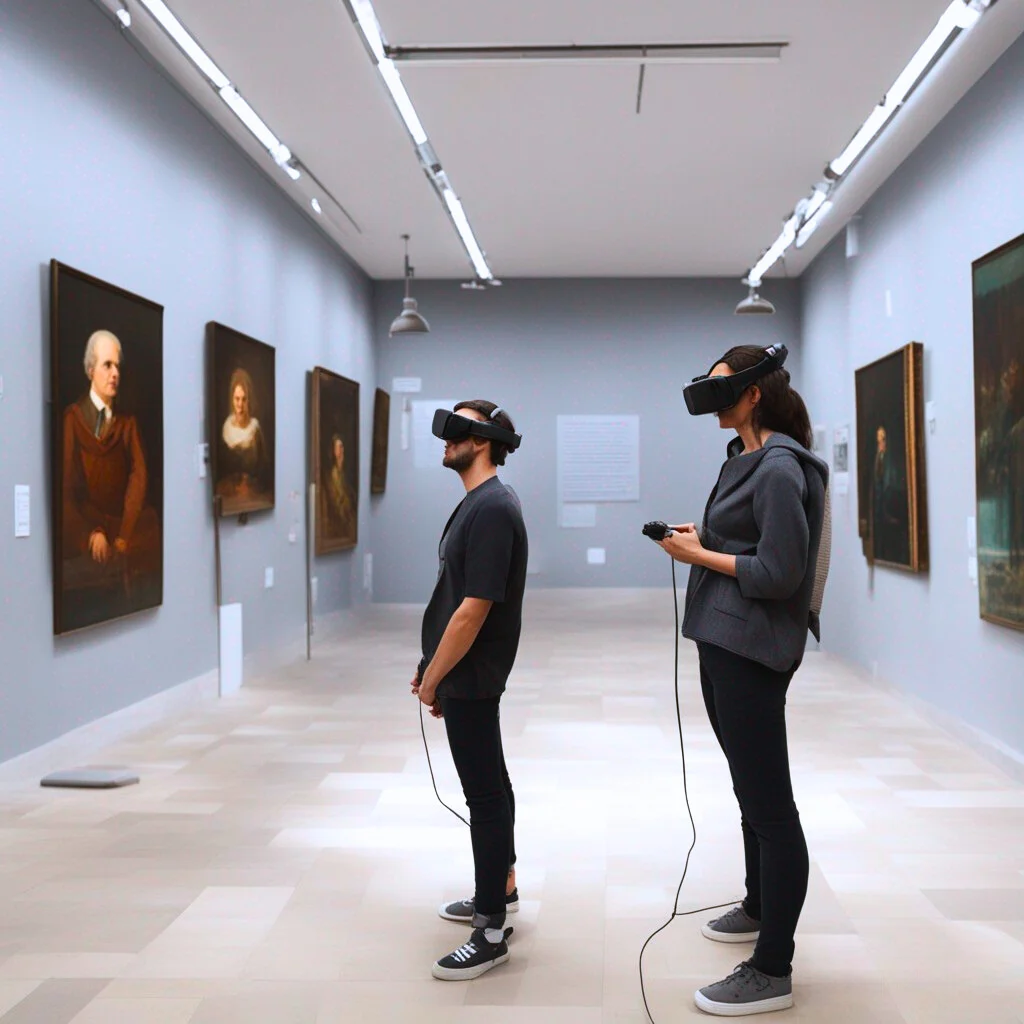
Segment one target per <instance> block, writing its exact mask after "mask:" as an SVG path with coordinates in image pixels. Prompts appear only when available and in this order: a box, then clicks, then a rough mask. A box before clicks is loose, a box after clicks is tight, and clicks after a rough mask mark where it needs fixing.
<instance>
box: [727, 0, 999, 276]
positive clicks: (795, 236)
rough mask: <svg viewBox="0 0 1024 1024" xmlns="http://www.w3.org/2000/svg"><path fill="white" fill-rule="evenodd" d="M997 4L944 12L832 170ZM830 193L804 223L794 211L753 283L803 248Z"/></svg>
mask: <svg viewBox="0 0 1024 1024" xmlns="http://www.w3.org/2000/svg"><path fill="white" fill-rule="evenodd" d="M991 4H992V0H953V2H952V3H951V4H950V5H949V6H948V7H947V8H946V10H945V11H944V12H943V14H942V16H941V17H940V18H939V21H938V23H937V24H936V26H935V28H934V29H932V31H931V32H930V33H929V34H928V38H927V39H925V41H924V42H923V43H922V44H921V46H919V47H918V49H917V52H916V53H915V54H914V56H913V57H911V59H910V62H909V63H908V64H907V66H906V67H905V68H904V69H903V70H902V71H901V72H900V74H899V77H897V79H896V81H895V82H893V84H892V88H890V89H889V91H888V92H887V93H886V95H885V98H884V99H883V100H882V102H881V103H880V104H879V105H878V106H877V107H875V108H874V110H872V111H871V113H870V114H869V115H868V118H867V120H866V121H865V122H864V123H863V124H862V125H861V126H860V128H859V129H858V131H857V134H856V135H854V137H853V138H852V139H851V140H850V142H849V143H848V144H847V146H846V148H845V149H844V150H843V151H842V153H840V154H839V156H837V157H836V158H835V160H833V161H832V162H831V164H829V170H830V171H831V172H832V174H833V175H834V176H835V177H836V178H841V177H842V176H843V175H844V174H846V172H847V171H848V170H849V169H850V168H851V167H852V166H853V164H854V163H855V162H856V160H857V159H858V158H859V157H860V156H861V154H862V153H863V152H864V151H865V150H866V149H867V148H868V146H870V145H871V143H872V141H873V140H874V139H875V138H876V137H877V136H878V134H879V133H880V132H881V131H882V129H883V128H885V126H886V125H887V124H888V123H889V121H890V120H891V119H892V117H893V115H894V114H895V113H896V111H897V110H899V108H900V107H901V106H902V105H903V103H904V101H905V100H906V98H907V97H908V96H909V95H910V93H911V92H913V90H914V88H915V87H916V86H917V84H918V83H919V82H920V81H921V78H922V76H924V75H925V74H926V73H927V72H928V69H929V67H930V66H931V64H932V62H933V61H935V60H936V58H937V57H939V56H940V55H941V53H942V51H943V49H944V47H945V46H946V45H947V44H948V43H949V42H950V41H951V39H952V38H953V36H954V35H955V34H956V33H958V32H965V31H967V30H968V29H970V28H972V27H973V26H974V25H976V24H977V22H978V21H979V19H980V18H981V17H982V15H983V14H984V13H985V11H986V10H987V9H988V8H989V7H990V6H991ZM819 197H820V198H819ZM827 197H828V192H825V191H824V190H822V189H815V191H814V193H813V194H812V196H811V197H810V198H809V199H808V200H807V207H806V209H805V210H804V211H803V213H802V226H799V227H798V225H800V223H801V216H799V215H796V214H794V216H792V217H791V218H790V219H789V220H788V221H787V222H786V225H785V227H784V228H783V230H782V234H780V235H779V237H778V238H777V239H776V240H775V241H774V242H773V243H772V245H771V248H769V249H768V250H767V252H765V254H764V255H763V256H762V257H761V258H760V259H759V260H758V261H757V263H755V264H754V266H753V267H751V269H750V271H749V272H748V274H747V277H746V279H745V280H746V282H747V283H749V284H750V285H752V286H753V287H755V288H756V287H757V286H758V285H760V284H761V280H762V278H763V277H764V275H765V274H767V273H768V271H769V270H770V269H771V268H772V267H773V266H775V264H776V263H777V262H778V261H779V260H780V259H781V258H782V256H783V255H784V254H785V252H786V250H787V249H788V248H789V247H790V246H791V245H792V244H793V243H794V242H795V243H796V245H797V248H800V247H801V246H803V245H804V244H805V243H806V242H807V240H808V239H809V238H810V237H811V235H813V234H814V232H815V231H816V230H817V229H818V225H819V224H820V223H821V221H822V220H824V219H825V217H826V216H827V215H828V213H829V211H830V210H831V209H832V206H833V204H832V202H831V200H828V198H827Z"/></svg>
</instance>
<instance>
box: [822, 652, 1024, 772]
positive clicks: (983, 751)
mask: <svg viewBox="0 0 1024 1024" xmlns="http://www.w3.org/2000/svg"><path fill="white" fill-rule="evenodd" d="M826 656H827V657H830V658H832V659H833V660H835V661H840V662H842V663H843V664H844V665H846V666H848V667H849V668H851V669H853V671H854V672H856V673H857V676H858V677H859V678H860V679H861V680H863V681H864V682H865V683H868V684H869V685H870V686H874V687H876V688H877V689H879V690H884V691H885V692H886V693H891V694H892V695H893V696H894V697H899V698H900V699H901V700H902V701H904V702H905V703H906V704H908V705H909V706H910V707H911V708H912V709H913V710H914V711H915V712H916V713H917V714H919V715H920V716H921V717H922V718H923V719H925V720H926V721H928V722H931V724H932V725H936V726H938V727H939V728H940V729H942V730H944V731H945V732H948V733H949V734H950V735H951V736H953V737H954V738H955V739H958V740H960V742H961V743H963V744H964V745H965V746H968V747H970V748H971V750H973V751H974V752H975V753H976V754H978V755H979V756H980V757H983V758H984V759H985V760H986V761H988V762H989V763H990V764H991V765H992V766H993V767H995V768H998V769H999V771H1001V772H1003V774H1004V775H1007V776H1009V777H1010V778H1011V779H1013V780H1014V781H1015V782H1024V753H1022V752H1021V751H1019V750H1015V749H1014V748H1013V747H1011V746H1010V745H1009V744H1008V743H1006V742H1004V741H1003V740H1001V739H998V738H997V737H995V736H992V735H991V734H989V733H987V732H985V730H984V729H979V728H978V727H977V726H974V725H971V724H969V723H968V722H965V721H963V719H960V718H957V717H956V716H955V715H951V714H950V713H949V712H948V711H943V710H942V709H941V708H939V707H936V705H934V704H932V703H931V702H930V701H927V700H925V699H924V698H923V697H919V696H917V694H914V693H908V692H907V691H906V690H903V689H901V688H900V687H898V686H895V685H894V684H893V683H890V682H888V681H887V680H885V679H882V678H881V677H873V676H872V675H871V674H870V673H869V672H868V671H867V670H866V669H865V668H864V667H863V666H861V665H857V664H856V663H854V662H852V661H847V660H846V659H845V658H840V657H837V656H836V655H826Z"/></svg>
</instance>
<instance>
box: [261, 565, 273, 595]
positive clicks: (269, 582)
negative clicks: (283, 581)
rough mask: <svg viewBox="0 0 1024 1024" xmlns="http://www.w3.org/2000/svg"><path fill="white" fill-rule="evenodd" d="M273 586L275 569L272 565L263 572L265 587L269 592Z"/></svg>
mask: <svg viewBox="0 0 1024 1024" xmlns="http://www.w3.org/2000/svg"><path fill="white" fill-rule="evenodd" d="M273 585H274V567H273V566H272V565H268V566H267V567H266V569H264V570H263V586H264V587H266V589H267V590H269V589H270V588H271V587H272V586H273Z"/></svg>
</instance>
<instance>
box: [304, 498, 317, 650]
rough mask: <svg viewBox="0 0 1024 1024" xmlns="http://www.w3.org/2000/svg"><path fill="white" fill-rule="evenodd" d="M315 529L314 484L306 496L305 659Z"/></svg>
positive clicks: (308, 644) (309, 636)
mask: <svg viewBox="0 0 1024 1024" xmlns="http://www.w3.org/2000/svg"><path fill="white" fill-rule="evenodd" d="M315 530H316V484H315V483H311V484H310V485H309V490H308V492H307V496H306V661H311V660H312V659H313V631H314V628H315V627H314V623H313V547H314V532H315Z"/></svg>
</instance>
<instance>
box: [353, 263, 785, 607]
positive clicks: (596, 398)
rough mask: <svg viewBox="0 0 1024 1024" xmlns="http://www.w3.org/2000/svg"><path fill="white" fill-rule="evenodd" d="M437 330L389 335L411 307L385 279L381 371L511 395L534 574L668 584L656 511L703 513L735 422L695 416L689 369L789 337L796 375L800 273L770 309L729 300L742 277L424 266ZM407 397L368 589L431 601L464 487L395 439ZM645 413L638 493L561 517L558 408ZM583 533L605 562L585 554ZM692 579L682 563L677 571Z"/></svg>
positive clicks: (446, 394)
mask: <svg viewBox="0 0 1024 1024" xmlns="http://www.w3.org/2000/svg"><path fill="white" fill-rule="evenodd" d="M414 294H415V297H416V299H417V300H418V301H419V306H420V311H421V312H422V313H423V314H424V316H425V317H426V318H427V320H428V321H429V323H430V327H431V332H430V334H427V335H412V336H405V337H402V336H398V337H395V338H390V339H389V338H388V335H387V332H388V327H389V325H390V324H391V321H392V320H393V319H394V317H395V315H396V314H397V313H398V312H399V310H400V309H401V307H402V302H401V299H402V288H401V286H400V285H399V284H397V283H389V284H381V285H378V287H377V289H376V312H377V320H376V332H377V365H378V380H379V383H380V386H381V387H384V388H387V389H388V390H391V388H392V383H393V379H394V378H395V377H414V378H419V379H420V380H421V381H422V388H423V390H422V392H421V393H420V394H413V395H409V396H407V397H408V398H410V399H411V400H413V401H435V400H442V399H450V400H460V399H468V398H487V399H490V400H491V401H494V402H497V403H499V404H500V405H502V406H503V407H505V408H506V409H507V410H508V412H509V413H510V414H511V416H512V417H513V419H514V421H515V424H516V427H517V429H518V430H519V431H520V432H521V433H522V434H523V437H524V440H523V445H522V448H521V449H520V450H519V451H518V452H517V453H516V454H514V455H512V456H510V457H509V459H508V463H507V467H506V469H505V470H503V471H502V473H501V475H502V477H503V479H505V480H506V481H507V482H508V483H510V484H512V485H513V486H514V487H515V488H516V490H517V492H518V493H519V495H520V497H521V498H522V501H523V506H524V512H525V516H526V522H527V527H528V530H529V536H530V572H531V576H530V581H529V586H531V587H634V586H645V587H649V586H658V587H660V586H668V585H670V584H671V577H670V574H669V562H668V559H667V556H665V555H664V553H663V552H661V551H659V550H658V549H657V548H656V547H655V546H654V545H653V543H652V542H651V541H649V540H648V539H647V538H645V537H643V536H642V535H641V533H640V528H641V526H642V525H643V523H645V522H646V521H648V520H651V519H666V520H668V521H669V522H672V521H676V522H678V521H685V520H694V519H697V520H699V519H700V517H701V515H702V514H703V511H704V502H705V500H706V498H707V495H708V492H709V491H710V489H711V488H712V486H713V485H714V483H715V480H716V479H717V474H718V469H719V466H720V465H721V462H722V460H723V459H724V458H725V444H726V440H727V438H726V436H725V435H724V434H722V433H721V432H720V431H719V429H718V426H717V424H716V422H715V421H714V420H713V418H711V417H706V418H703V419H694V418H693V417H691V416H689V415H688V414H687V412H686V407H685V406H684V404H683V398H682V392H681V388H682V385H683V384H684V383H686V382H688V381H689V380H690V379H691V378H692V377H694V376H696V375H697V374H700V373H705V372H706V371H707V370H708V368H709V366H710V365H711V363H712V362H713V361H714V360H715V359H716V358H717V357H718V356H720V355H721V354H722V353H723V352H724V351H725V350H726V349H728V348H729V347H730V346H732V345H736V344H748V343H749V344H757V345H768V344H771V343H772V342H777V341H781V342H785V343H786V344H787V345H789V346H790V347H791V350H792V353H793V354H792V356H791V357H790V363H789V364H788V365H789V366H790V368H791V369H792V371H793V373H794V379H795V380H797V381H799V376H800V374H799V370H800V354H799V352H798V351H797V350H796V347H795V346H794V341H795V339H796V338H797V337H798V330H799V312H800V311H799V299H798V295H799V293H798V289H797V286H796V285H795V283H791V282H779V283H775V284H773V285H772V286H771V287H769V288H768V290H767V292H766V294H767V295H768V296H769V297H770V298H771V299H772V300H773V301H774V302H775V303H776V304H777V306H778V313H777V314H776V315H775V316H774V317H765V316H753V317H749V316H748V317H737V316H734V315H733V309H734V308H735V305H736V302H737V301H738V300H739V299H741V298H742V297H743V295H744V291H743V289H742V287H741V286H740V284H739V282H738V281H722V280H685V281H680V280H649V281H645V280H607V281H601V280H560V281H541V280H534V281H508V282H506V283H505V285H504V286H503V287H501V288H493V289H490V290H488V291H485V292H479V291H466V290H463V289H461V288H460V287H459V286H458V284H457V283H456V282H443V283H442V282H425V281H418V280H417V281H416V282H415V289H414ZM403 397H404V396H402V395H400V394H393V395H392V396H391V455H390V467H389V471H388V492H387V495H386V496H385V497H384V498H383V499H380V500H378V499H376V498H375V499H373V508H372V522H373V531H374V549H375V553H374V599H375V600H377V601H407V602H426V600H427V599H428V597H429V595H430V592H431V589H432V588H433V584H434V580H435V578H436V575H437V542H438V540H439V537H440V533H441V530H442V529H443V527H444V524H445V522H446V521H447V519H448V516H449V514H450V513H451V510H452V509H453V508H454V507H455V505H456V503H457V502H458V501H459V500H460V498H461V496H462V494H464V492H463V491H462V490H461V484H460V482H459V479H458V477H457V476H456V475H455V474H454V473H452V472H451V471H449V470H446V469H443V468H442V467H441V466H440V459H441V446H440V445H441V443H440V442H437V441H434V442H432V443H433V444H434V445H435V446H436V456H435V458H434V461H433V462H432V463H431V464H430V466H429V468H417V466H416V457H415V456H416V452H415V446H416V438H415V437H411V438H410V447H409V449H408V450H402V447H401V432H402V426H401V415H402V412H401V410H402V404H403ZM560 414H561V415H621V414H629V415H638V416H639V417H640V501H639V502H631V503H624V504H603V505H600V506H598V509H597V523H596V526H594V527H592V528H583V529H576V528H574V529H567V528H564V527H561V526H560V525H559V518H558V502H557V479H556V464H557V450H556V417H557V416H558V415H560ZM589 548H604V549H605V554H606V563H605V564H604V565H590V564H588V561H587V551H588V549H589ZM682 582H683V583H685V576H684V577H683V579H682Z"/></svg>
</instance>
